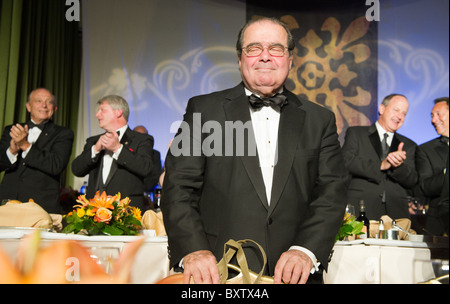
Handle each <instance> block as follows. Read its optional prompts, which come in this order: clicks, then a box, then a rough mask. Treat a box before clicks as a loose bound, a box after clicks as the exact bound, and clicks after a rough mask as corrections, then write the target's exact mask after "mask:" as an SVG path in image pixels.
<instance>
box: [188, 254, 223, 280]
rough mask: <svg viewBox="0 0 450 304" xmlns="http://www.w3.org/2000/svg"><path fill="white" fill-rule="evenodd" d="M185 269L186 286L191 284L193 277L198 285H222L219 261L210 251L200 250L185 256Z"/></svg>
mask: <svg viewBox="0 0 450 304" xmlns="http://www.w3.org/2000/svg"><path fill="white" fill-rule="evenodd" d="M183 268H184V284H189V282H190V279H191V276H192V278H193V279H194V283H196V284H200V283H204V284H211V283H213V284H219V283H220V277H219V269H218V268H217V260H216V257H215V256H214V255H213V254H212V252H211V251H209V250H199V251H195V252H192V253H190V254H188V255H187V256H185V257H184V259H183Z"/></svg>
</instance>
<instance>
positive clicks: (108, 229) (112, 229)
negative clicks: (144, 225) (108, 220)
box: [102, 226, 123, 235]
mask: <svg viewBox="0 0 450 304" xmlns="http://www.w3.org/2000/svg"><path fill="white" fill-rule="evenodd" d="M102 232H103V233H105V234H107V235H122V234H123V230H121V229H119V228H117V227H114V226H105V227H104V228H103V230H102Z"/></svg>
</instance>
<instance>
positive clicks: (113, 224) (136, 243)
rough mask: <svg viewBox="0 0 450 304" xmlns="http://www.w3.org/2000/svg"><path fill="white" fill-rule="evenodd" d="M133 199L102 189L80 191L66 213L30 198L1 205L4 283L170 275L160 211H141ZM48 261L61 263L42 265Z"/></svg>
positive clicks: (146, 279) (144, 280) (146, 280)
mask: <svg viewBox="0 0 450 304" xmlns="http://www.w3.org/2000/svg"><path fill="white" fill-rule="evenodd" d="M129 203H130V200H129V199H128V198H126V197H125V198H121V197H120V193H118V194H116V195H114V196H111V195H107V194H106V193H105V192H103V193H97V194H96V195H95V197H94V198H92V199H87V198H86V197H85V196H84V195H80V196H79V197H78V199H77V204H76V205H75V206H74V209H73V211H72V212H69V213H68V214H66V215H58V214H48V213H46V212H45V211H44V210H43V209H42V208H41V207H40V206H39V205H38V204H36V203H35V202H34V201H33V200H32V199H30V201H29V202H24V203H22V202H18V201H9V202H7V203H6V204H4V205H2V206H0V277H1V278H2V279H0V281H1V280H3V281H2V282H1V283H58V284H59V283H61V284H65V283H78V284H80V283H81V284H83V283H84V284H86V283H105V282H107V283H139V284H153V283H155V282H157V281H159V280H161V279H162V278H164V277H166V276H168V275H169V260H168V253H167V236H166V233H165V229H164V225H163V222H162V215H161V213H160V212H155V211H154V210H148V211H146V212H145V213H144V215H141V213H140V210H139V209H137V208H134V207H131V206H130V205H129ZM62 222H64V227H63V225H62ZM61 252H62V253H61ZM50 257H52V258H50ZM50 264H51V265H57V266H52V267H48V270H45V271H43V270H42V269H44V268H45V267H44V266H42V265H50ZM24 265H28V268H27V267H24ZM30 265H32V266H30ZM46 267H47V266H46ZM64 271H65V272H64ZM50 272H53V273H54V275H49V273H50ZM63 272H64V275H63ZM55 274H59V276H58V275H55Z"/></svg>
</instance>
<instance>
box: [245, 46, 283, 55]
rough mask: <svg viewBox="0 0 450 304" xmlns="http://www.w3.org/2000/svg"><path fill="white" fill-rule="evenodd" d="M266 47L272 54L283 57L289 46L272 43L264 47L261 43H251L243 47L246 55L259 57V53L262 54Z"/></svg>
mask: <svg viewBox="0 0 450 304" xmlns="http://www.w3.org/2000/svg"><path fill="white" fill-rule="evenodd" d="M264 49H267V51H268V52H269V54H270V55H271V56H274V57H282V56H284V54H285V53H286V50H287V49H288V48H287V47H284V46H282V45H281V44H272V45H269V46H266V47H264V46H262V45H261V44H259V43H255V44H250V45H248V46H246V47H244V48H242V50H243V51H244V53H245V55H247V56H248V57H258V56H259V55H261V54H262V52H263V51H264Z"/></svg>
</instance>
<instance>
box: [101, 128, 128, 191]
mask: <svg viewBox="0 0 450 304" xmlns="http://www.w3.org/2000/svg"><path fill="white" fill-rule="evenodd" d="M131 135H132V134H131V132H130V129H129V128H127V130H126V131H125V134H123V136H122V139H121V140H120V143H121V144H122V145H123V147H122V149H128V146H129V145H130V143H131V141H132V136H131ZM102 167H103V166H102ZM117 169H118V166H117V160H115V159H114V158H113V159H112V162H111V169H110V170H109V174H108V178H107V179H106V182H105V186H107V185H108V184H109V183H110V182H111V179H112V178H113V176H114V174H116V171H117Z"/></svg>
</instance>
